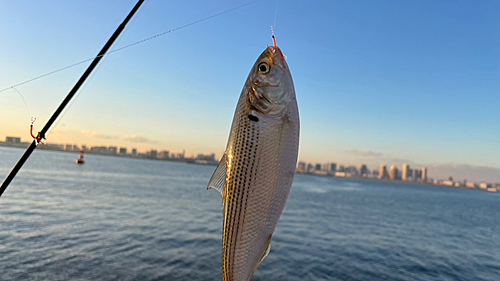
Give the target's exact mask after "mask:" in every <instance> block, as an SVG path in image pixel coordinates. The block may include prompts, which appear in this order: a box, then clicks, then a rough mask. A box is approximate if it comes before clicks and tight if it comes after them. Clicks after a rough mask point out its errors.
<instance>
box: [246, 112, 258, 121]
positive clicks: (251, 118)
mask: <svg viewBox="0 0 500 281" xmlns="http://www.w3.org/2000/svg"><path fill="white" fill-rule="evenodd" d="M248 119H250V120H251V121H254V122H258V121H259V117H257V116H255V115H252V114H248Z"/></svg>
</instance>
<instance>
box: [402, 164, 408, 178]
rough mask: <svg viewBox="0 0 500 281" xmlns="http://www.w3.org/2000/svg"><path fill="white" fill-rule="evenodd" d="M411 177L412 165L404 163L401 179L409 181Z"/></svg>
mask: <svg viewBox="0 0 500 281" xmlns="http://www.w3.org/2000/svg"><path fill="white" fill-rule="evenodd" d="M409 177H410V165H408V164H403V170H402V174H401V179H402V180H404V181H407V180H408V179H409Z"/></svg>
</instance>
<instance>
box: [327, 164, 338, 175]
mask: <svg viewBox="0 0 500 281" xmlns="http://www.w3.org/2000/svg"><path fill="white" fill-rule="evenodd" d="M329 165H330V169H329V171H330V172H331V173H335V172H336V171H337V164H336V163H329Z"/></svg>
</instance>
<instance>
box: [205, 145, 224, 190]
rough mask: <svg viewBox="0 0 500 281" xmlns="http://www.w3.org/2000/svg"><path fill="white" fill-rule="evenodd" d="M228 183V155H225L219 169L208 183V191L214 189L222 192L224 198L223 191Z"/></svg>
mask: <svg viewBox="0 0 500 281" xmlns="http://www.w3.org/2000/svg"><path fill="white" fill-rule="evenodd" d="M225 182H226V154H225V153H224V156H222V159H221V160H220V162H219V165H218V166H217V169H215V172H214V174H213V175H212V177H211V178H210V181H209V182H208V186H207V189H210V188H214V189H216V190H217V191H219V192H220V194H221V196H222V189H223V188H224V183H225Z"/></svg>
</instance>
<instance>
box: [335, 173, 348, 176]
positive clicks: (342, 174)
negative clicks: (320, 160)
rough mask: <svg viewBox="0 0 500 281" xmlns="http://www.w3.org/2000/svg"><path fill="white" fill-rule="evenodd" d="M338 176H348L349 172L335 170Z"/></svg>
mask: <svg viewBox="0 0 500 281" xmlns="http://www.w3.org/2000/svg"><path fill="white" fill-rule="evenodd" d="M335 176H336V177H347V176H348V174H347V173H346V172H335Z"/></svg>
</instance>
